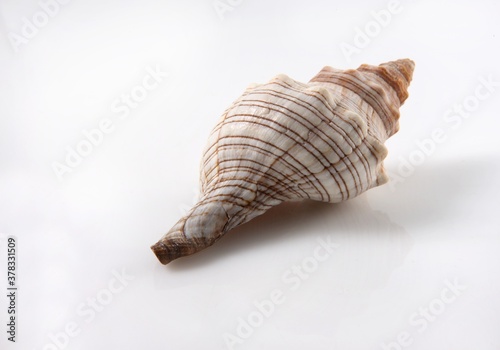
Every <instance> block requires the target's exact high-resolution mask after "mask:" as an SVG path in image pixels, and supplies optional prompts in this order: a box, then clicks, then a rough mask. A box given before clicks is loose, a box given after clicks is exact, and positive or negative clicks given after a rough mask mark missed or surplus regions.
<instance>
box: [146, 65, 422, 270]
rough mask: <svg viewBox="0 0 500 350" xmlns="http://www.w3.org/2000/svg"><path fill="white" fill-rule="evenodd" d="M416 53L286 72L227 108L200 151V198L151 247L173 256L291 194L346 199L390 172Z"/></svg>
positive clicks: (289, 198)
mask: <svg viewBox="0 0 500 350" xmlns="http://www.w3.org/2000/svg"><path fill="white" fill-rule="evenodd" d="M413 69H414V63H413V61H411V60H409V59H402V60H397V61H393V62H388V63H383V64H381V65H379V66H371V65H366V64H363V65H361V66H360V67H359V68H358V69H348V70H339V69H335V68H331V67H324V68H323V69H322V70H321V71H320V72H319V73H318V74H317V75H316V76H315V77H314V78H312V79H311V80H310V81H309V83H307V84H304V83H301V82H298V81H295V80H293V79H291V78H289V77H288V76H286V75H283V74H282V75H278V76H276V77H275V78H273V79H272V80H271V81H270V82H268V83H267V84H261V85H253V86H251V87H249V88H248V89H247V90H246V91H245V92H244V93H243V95H242V96H241V97H239V98H238V99H237V100H236V101H235V102H234V103H233V104H232V105H231V106H230V107H229V108H228V109H227V110H226V111H225V112H224V114H223V115H222V117H221V119H220V120H219V122H218V124H217V125H216V126H215V128H214V129H213V131H212V132H211V134H210V136H209V140H208V144H207V146H206V149H205V151H204V154H203V158H202V161H201V178H200V180H201V199H200V201H199V202H198V203H197V204H196V205H195V206H194V207H193V208H192V209H191V210H190V211H189V212H188V213H187V215H186V216H184V217H183V218H181V219H180V220H179V221H178V222H177V223H176V224H175V226H174V227H172V229H171V230H170V231H169V232H168V233H167V234H165V235H164V236H163V237H162V238H161V239H160V240H159V241H158V242H157V243H156V244H154V245H153V246H152V247H151V249H152V250H153V252H154V253H155V254H156V256H157V257H158V259H159V260H160V262H162V263H163V264H167V263H169V262H170V261H172V260H174V259H177V258H179V257H182V256H187V255H190V254H193V253H196V252H198V251H200V250H202V249H204V248H206V247H208V246H210V245H212V244H214V243H215V242H216V241H218V240H219V239H220V238H221V237H222V236H224V234H226V233H227V232H228V231H230V230H231V229H233V228H234V227H236V226H238V225H241V224H243V223H245V222H247V221H249V220H251V219H252V218H254V217H256V216H258V215H261V214H263V213H264V212H265V211H267V210H268V209H269V208H271V207H273V206H275V205H278V204H280V203H282V202H284V201H293V200H302V199H312V200H317V201H324V202H330V203H336V202H341V201H344V200H347V199H350V198H353V197H356V196H357V195H359V194H361V193H363V192H365V191H366V190H368V189H370V188H372V187H375V186H378V185H382V184H384V183H386V182H387V181H388V178H387V175H386V174H385V172H384V166H383V160H384V158H385V157H386V155H387V149H386V147H385V146H384V142H385V140H386V139H388V138H389V137H390V136H392V135H393V134H394V133H395V132H397V131H398V128H399V123H398V119H399V107H400V106H401V105H402V104H403V102H404V101H405V100H406V98H407V97H408V92H407V89H408V86H409V84H410V81H411V78H412V74H413Z"/></svg>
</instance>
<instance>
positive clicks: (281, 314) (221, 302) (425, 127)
mask: <svg viewBox="0 0 500 350" xmlns="http://www.w3.org/2000/svg"><path fill="white" fill-rule="evenodd" d="M213 3H214V2H213V1H195V2H193V1H190V2H189V4H188V2H185V4H184V3H182V4H181V2H180V1H177V2H174V1H166V2H159V1H153V0H151V1H143V2H140V3H139V2H133V1H127V2H124V1H121V2H118V1H107V2H100V1H99V2H98V1H93V0H92V1H85V2H81V1H71V2H68V4H66V5H60V6H59V8H58V9H56V7H52V10H51V11H53V16H52V17H49V16H47V18H48V20H47V21H48V24H46V25H45V26H43V27H41V28H39V29H38V32H36V33H35V34H33V35H32V37H31V38H28V39H26V38H25V41H26V42H24V43H22V44H19V45H18V46H16V48H17V49H18V50H17V52H16V50H15V47H14V46H15V45H12V44H11V41H12V40H13V39H12V35H11V34H9V33H17V34H19V33H21V31H22V28H23V25H25V24H23V23H25V22H23V17H27V18H32V16H33V15H35V14H37V13H39V12H40V11H41V7H40V5H39V4H38V3H37V2H36V1H4V2H2V4H1V5H0V10H1V12H2V19H1V20H0V23H1V24H2V32H3V33H4V35H3V38H4V40H3V41H1V42H0V53H1V54H0V61H1V64H0V74H1V77H2V78H1V79H0V91H1V94H2V95H1V96H2V103H1V104H0V115H1V116H2V118H1V123H2V124H1V127H0V145H1V147H0V162H1V172H0V198H1V201H0V213H1V214H0V271H1V272H0V275H1V276H2V278H1V280H2V283H1V288H2V292H1V293H0V294H1V295H3V296H2V297H1V298H0V320H1V322H2V324H6V323H7V322H8V321H7V307H8V304H7V302H8V300H7V298H6V296H5V295H6V288H7V285H6V282H5V281H6V260H7V257H6V250H7V248H6V239H7V236H10V235H13V236H15V237H16V238H17V241H18V251H19V253H18V256H17V261H18V270H17V274H18V276H17V278H18V280H17V284H18V287H19V290H18V299H17V316H18V319H17V321H18V324H17V337H16V340H17V341H16V344H12V343H11V342H8V341H7V333H5V331H2V332H1V334H2V335H1V336H0V348H2V349H36V350H39V349H45V350H49V349H57V348H66V349H72V350H73V349H76V350H78V349H115V348H116V349H138V348H147V349H227V348H229V349H230V348H234V349H304V348H310V349H384V348H386V349H391V350H395V349H454V350H459V349H463V350H466V349H482V350H490V349H491V350H493V349H499V348H500V335H499V332H498V329H499V327H500V299H499V298H498V295H500V281H499V278H498V276H499V275H500V254H499V253H498V250H499V247H500V220H499V215H498V208H499V195H500V186H499V181H498V178H499V175H500V138H499V137H498V130H499V127H500V122H499V119H500V116H499V115H498V110H499V107H500V106H499V97H500V70H499V68H498V61H499V59H500V55H499V52H500V51H499V47H500V42H499V40H500V37H499V29H500V25H499V24H498V20H497V17H498V16H497V14H498V10H499V6H498V5H497V4H496V3H494V2H493V1H481V2H475V3H474V4H473V3H472V2H467V1H458V2H457V1H453V2H452V1H445V2H441V3H440V4H435V3H434V2H431V1H408V2H402V3H401V4H399V5H395V6H396V7H394V5H389V3H388V2H384V1H371V2H368V1H363V2H359V3H358V4H357V5H346V4H343V3H335V2H327V1H312V2H303V1H300V2H299V1H274V2H272V3H270V2H265V1H229V0H221V1H220V3H226V4H228V3H231V4H233V5H227V6H231V8H232V11H229V10H228V11H227V12H225V13H224V14H223V20H221V19H220V18H219V16H218V14H217V12H216V10H215V9H214V7H213ZM391 6H393V7H391ZM388 8H393V9H396V12H397V13H393V14H392V15H391V19H390V20H387V22H388V23H386V24H385V26H382V25H378V28H379V29H380V30H379V33H376V31H377V28H376V27H377V26H376V25H375V24H369V23H370V22H371V21H372V23H375V22H373V21H375V17H374V15H373V14H372V13H371V11H376V12H377V13H379V15H378V16H379V20H381V19H380V16H383V15H381V14H380V13H381V12H380V11H382V10H384V9H385V10H384V11H388ZM56 10H57V11H56ZM47 11H48V10H47ZM39 16H40V15H39ZM38 20H39V21H43V20H44V18H43V15H41V17H40V18H39V19H38ZM370 26H373V28H372V29H370ZM356 28H359V30H361V31H364V30H365V29H366V28H368V30H373V31H374V32H372V34H373V35H372V36H371V37H370V38H369V42H368V43H365V44H364V45H365V47H363V48H359V49H358V51H359V52H356V53H353V54H352V55H351V56H350V57H347V56H346V55H344V54H343V52H342V49H341V45H342V43H347V44H350V45H354V44H355V43H354V37H355V35H356V33H359V32H357V29H356ZM374 33H375V34H374ZM359 35H361V34H358V36H359ZM344 46H345V45H344ZM403 57H409V58H411V59H413V60H414V61H415V62H416V69H415V73H414V80H413V82H412V84H411V86H410V97H409V99H408V100H407V101H406V104H405V105H404V106H403V107H402V109H401V129H400V131H399V132H398V133H397V134H396V135H394V136H393V137H392V138H391V139H390V140H389V141H388V142H387V143H386V145H387V147H388V149H389V156H388V158H387V159H386V168H387V170H388V171H389V173H391V175H392V182H391V183H390V184H387V185H384V186H383V187H379V188H377V189H373V190H370V191H369V192H367V193H366V194H364V195H362V196H360V197H358V198H356V199H354V200H351V201H349V202H345V203H341V204H336V205H332V204H323V203H315V202H302V203H289V204H286V205H282V206H279V207H277V208H275V209H272V210H271V211H270V212H268V213H267V214H265V215H264V216H262V217H259V218H257V219H255V220H253V221H252V222H250V223H248V224H246V225H244V226H242V227H239V228H237V229H236V230H234V231H233V233H231V234H230V235H228V236H226V237H225V238H224V239H222V240H221V241H220V242H218V243H217V244H216V245H214V246H213V247H211V248H209V249H207V250H205V251H203V252H201V253H199V254H197V255H195V256H192V257H188V258H183V259H180V260H178V261H175V262H173V263H171V264H170V265H167V266H162V265H160V264H159V262H158V261H157V260H156V258H155V257H154V255H153V254H152V253H151V251H150V250H149V246H150V245H151V244H153V243H154V242H156V240H157V239H159V238H160V236H161V235H162V234H163V233H164V232H166V231H167V230H168V229H170V227H171V226H172V225H173V224H174V223H175V222H176V221H177V220H178V219H179V217H180V216H181V215H182V214H183V213H184V212H185V211H186V210H187V209H188V208H189V207H190V205H192V204H193V201H194V200H195V198H194V197H195V191H196V188H197V184H198V165H199V159H200V157H201V152H202V149H203V147H204V144H205V141H206V138H207V136H208V133H209V132H210V130H211V129H212V127H213V126H214V125H215V123H216V121H217V119H218V117H219V115H220V114H221V113H222V112H223V110H224V109H225V108H226V107H227V106H229V104H230V103H231V102H232V100H233V99H234V98H236V97H237V96H238V95H240V93H241V92H242V91H243V90H244V89H245V87H246V86H247V85H248V84H249V83H251V82H259V83H261V82H265V81H267V80H269V79H270V78H271V77H273V76H274V75H276V74H278V73H285V74H287V75H289V76H290V77H292V78H294V79H297V80H299V81H307V80H309V79H310V78H311V77H312V76H313V75H314V74H316V73H317V71H319V69H321V68H322V67H323V66H324V65H331V66H334V67H338V68H348V67H352V68H355V67H357V66H359V64H361V63H370V64H378V63H381V62H385V61H389V60H393V59H397V58H403ZM151 70H153V71H157V73H151ZM167 71H168V72H169V75H168V77H167V76H164V75H163V74H162V73H161V72H167ZM148 75H151V76H152V77H153V78H152V79H153V80H152V79H151V78H146V77H147V76H148ZM154 78H156V80H154ZM145 79H146V80H145ZM488 80H490V81H492V82H491V83H485V81H488ZM155 82H156V84H155ZM144 84H145V85H144ZM142 85H144V86H146V87H147V88H148V89H149V90H147V89H145V90H141V88H139V87H138V86H142ZM131 91H135V93H136V94H137V96H140V95H139V94H140V93H141V92H142V91H147V92H146V94H147V95H146V96H145V97H144V100H143V101H139V102H138V103H137V105H136V106H135V107H127V108H128V111H129V113H128V114H127V115H126V116H124V117H121V115H125V114H126V109H127V108H125V107H124V106H126V105H125V104H124V103H123V102H121V101H120V99H121V95H122V94H130V93H131ZM476 96H477V97H476ZM141 98H142V97H141ZM464 104H465V105H466V106H465V107H463V109H464V111H465V110H466V109H467V108H468V109H469V110H470V112H467V113H468V115H467V116H465V114H463V115H464V116H460V115H457V114H456V113H454V112H451V113H450V112H449V110H450V109H451V110H453V108H455V106H456V105H464ZM120 108H121V109H120ZM465 112H466V111H465ZM465 112H464V113H465ZM108 119H109V122H108V124H107V125H106V122H105V121H104V122H103V120H108ZM100 123H104V124H101V126H103V125H104V129H106V130H108V131H109V133H106V134H103V136H102V140H101V141H99V144H98V145H96V146H92V147H91V150H90V151H89V154H88V155H87V156H85V157H82V160H81V162H80V164H78V165H76V166H75V167H73V168H71V172H70V173H66V174H64V175H63V176H62V179H61V180H58V177H57V176H56V173H55V172H54V170H53V168H52V164H53V162H60V163H64V162H65V157H66V156H67V152H68V147H69V148H71V149H75V148H76V147H77V145H78V144H79V143H81V142H82V140H85V136H84V134H83V132H84V130H87V131H90V130H93V129H95V128H98V127H99V125H100ZM432 137H434V140H435V141H429V140H428V141H424V140H425V139H430V138H432ZM419 145H420V147H427V154H425V153H423V152H422V151H419ZM82 147H84V146H82ZM406 163H409V164H410V166H411V168H412V169H408V165H407V164H406ZM405 164H406V168H405ZM411 164H413V165H411ZM321 242H323V243H321ZM325 242H326V243H325ZM328 242H330V245H329V246H328V248H326V249H325V248H324V246H325V244H326V245H328ZM298 269H300V271H299V270H298ZM117 276H119V277H117ZM299 276H301V277H299ZM4 294H5V295H4ZM271 299H272V300H274V303H271V302H270V301H269V300H271ZM256 303H257V304H260V305H264V306H265V307H266V308H267V309H266V310H264V313H266V315H264V316H263V315H262V313H263V311H259V310H260V309H259V307H258V306H256ZM261 308H262V306H261ZM243 322H250V323H253V324H255V325H256V326H242V324H243ZM5 328H6V327H2V329H5ZM63 332H66V334H68V333H69V334H71V336H68V335H63ZM242 332H243V333H242ZM245 332H246V333H245ZM230 337H233V338H231V339H232V340H233V341H237V339H236V337H239V338H238V339H239V341H240V342H241V343H236V344H235V345H234V347H229V346H227V339H228V338H230ZM396 343H399V345H397V344H396Z"/></svg>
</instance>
